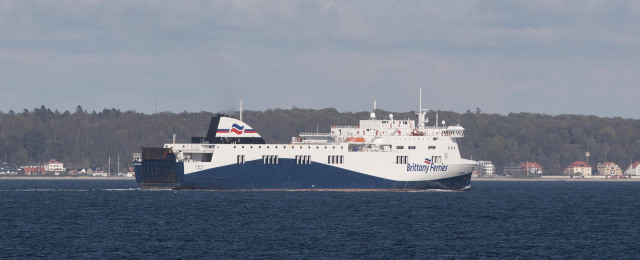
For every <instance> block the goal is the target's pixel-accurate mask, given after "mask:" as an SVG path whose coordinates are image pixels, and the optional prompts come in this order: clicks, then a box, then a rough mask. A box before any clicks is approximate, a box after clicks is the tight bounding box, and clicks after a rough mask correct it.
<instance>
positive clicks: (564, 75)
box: [0, 0, 640, 118]
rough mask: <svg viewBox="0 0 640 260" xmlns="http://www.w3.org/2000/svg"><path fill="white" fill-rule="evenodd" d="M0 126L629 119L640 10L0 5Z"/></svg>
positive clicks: (500, 5) (554, 0)
mask: <svg viewBox="0 0 640 260" xmlns="http://www.w3.org/2000/svg"><path fill="white" fill-rule="evenodd" d="M0 88H1V93H0V110H2V111H4V112H8V111H9V110H11V109H13V110H14V111H16V112H19V111H22V110H23V109H25V108H27V109H29V110H32V109H33V108H35V107H40V106H42V105H44V106H46V107H48V108H51V109H59V110H60V111H64V110H69V111H71V112H73V111H75V108H76V106H77V105H81V106H82V107H83V108H85V109H86V110H88V111H92V110H97V111H101V110H102V109H104V108H116V109H120V110H135V111H138V112H144V113H153V112H154V111H155V106H156V103H157V107H158V111H171V112H182V111H185V110H186V111H190V112H198V111H212V112H219V111H224V110H231V109H238V100H239V99H240V97H242V98H243V100H244V108H245V109H250V110H265V109H270V108H284V109H288V108H291V107H293V106H297V107H301V108H327V107H333V108H336V109H338V110H339V111H354V112H355V111H369V110H371V109H372V106H373V100H377V104H378V108H381V109H386V110H391V111H398V112H405V111H411V110H415V109H417V103H418V89H419V88H423V106H424V107H425V108H429V109H441V110H451V111H456V112H464V111H466V110H467V109H469V110H471V111H475V109H476V107H479V108H480V109H481V110H482V111H483V112H487V113H499V114H507V113H509V112H535V113H547V114H552V115H556V114H566V113H570V114H592V115H598V116H606V117H614V116H620V117H625V118H640V109H639V108H640V106H639V104H640V101H639V100H640V1H611V0H606V1H585V0H579V1H559V0H551V1H544V0H540V1H530V0H527V1H409V0H403V1H372V0H364V1H345V0H335V1H333V0H326V1H322V0H304V1H263V0H260V1H156V0H148V1H147V0H135V1H132V0H124V1H117V0H116V1H114V0H108V1H106V0H105V1H101V0H95V1H89V0H75V1H71V0H55V1H22V0H16V1H4V0H0Z"/></svg>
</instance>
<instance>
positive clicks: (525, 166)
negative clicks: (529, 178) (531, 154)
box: [520, 162, 544, 175]
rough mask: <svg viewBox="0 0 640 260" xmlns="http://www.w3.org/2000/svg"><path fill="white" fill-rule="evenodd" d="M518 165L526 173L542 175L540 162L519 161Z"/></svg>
mask: <svg viewBox="0 0 640 260" xmlns="http://www.w3.org/2000/svg"><path fill="white" fill-rule="evenodd" d="M520 167H521V168H522V170H523V171H524V172H525V173H526V174H527V175H542V172H543V171H544V169H543V168H542V166H541V165H540V164H537V163H534V162H521V163H520Z"/></svg>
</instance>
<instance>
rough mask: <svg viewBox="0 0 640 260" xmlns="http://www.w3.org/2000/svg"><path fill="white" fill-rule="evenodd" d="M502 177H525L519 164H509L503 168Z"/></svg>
mask: <svg viewBox="0 0 640 260" xmlns="http://www.w3.org/2000/svg"><path fill="white" fill-rule="evenodd" d="M502 175H503V176H521V175H524V172H523V171H522V167H520V164H519V163H507V164H504V165H503V167H502Z"/></svg>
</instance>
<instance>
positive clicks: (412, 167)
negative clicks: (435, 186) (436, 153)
mask: <svg viewBox="0 0 640 260" xmlns="http://www.w3.org/2000/svg"><path fill="white" fill-rule="evenodd" d="M424 163H425V164H418V163H408V164H407V172H424V173H428V172H430V171H431V172H446V171H447V169H449V165H447V164H440V165H436V164H432V161H431V159H429V157H427V158H424Z"/></svg>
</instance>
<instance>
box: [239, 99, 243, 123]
mask: <svg viewBox="0 0 640 260" xmlns="http://www.w3.org/2000/svg"><path fill="white" fill-rule="evenodd" d="M240 121H242V97H240ZM242 122H244V121H242Z"/></svg>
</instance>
